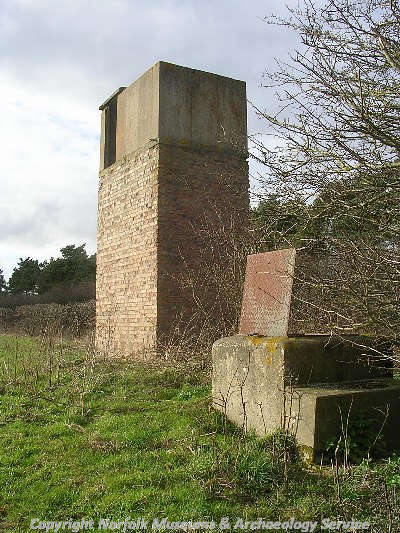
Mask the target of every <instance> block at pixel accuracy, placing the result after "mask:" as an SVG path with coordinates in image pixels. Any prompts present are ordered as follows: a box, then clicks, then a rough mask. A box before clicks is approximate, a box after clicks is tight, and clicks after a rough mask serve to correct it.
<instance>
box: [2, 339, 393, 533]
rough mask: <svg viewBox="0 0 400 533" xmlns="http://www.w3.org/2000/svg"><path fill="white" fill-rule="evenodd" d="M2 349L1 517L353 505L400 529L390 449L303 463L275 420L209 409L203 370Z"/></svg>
mask: <svg viewBox="0 0 400 533" xmlns="http://www.w3.org/2000/svg"><path fill="white" fill-rule="evenodd" d="M0 359H1V361H0V363H1V368H2V373H1V374H0V392H1V395H0V481H1V483H0V521H1V524H0V530H1V531H5V532H19V531H30V529H29V524H30V520H31V519H32V518H40V519H41V520H56V519H57V520H68V519H69V518H74V519H81V518H82V517H88V518H93V519H95V520H97V519H99V518H100V517H108V518H112V519H113V520H117V519H125V518H126V517H128V516H129V517H132V518H135V517H145V518H146V519H149V520H150V521H151V520H152V519H153V518H154V517H161V518H162V517H168V518H169V519H170V520H171V521H176V520H190V519H192V520H200V519H203V520H206V519H211V518H212V519H214V520H216V521H219V520H220V519H221V518H222V517H225V516H227V517H230V518H231V520H232V521H233V522H235V518H236V517H242V518H245V519H248V520H253V519H256V518H258V517H263V518H264V519H265V520H273V521H275V520H284V519H290V518H291V517H295V518H296V519H297V520H315V521H318V523H319V522H320V520H321V518H324V517H332V518H337V519H347V520H348V519H351V518H359V519H363V520H369V521H371V523H372V524H373V528H372V529H371V530H370V531H376V532H379V533H382V532H384V531H389V529H388V528H389V524H390V522H392V525H391V527H392V531H393V532H395V531H398V530H399V527H400V526H399V518H398V516H399V509H400V459H399V458H398V457H393V458H391V459H390V460H385V461H382V462H380V463H372V462H370V461H363V462H362V463H361V464H359V465H357V466H354V467H352V468H349V469H346V470H344V469H340V471H339V477H337V476H336V475H335V473H334V469H333V468H330V467H329V466H328V467H318V466H313V467H311V466H308V465H305V464H303V463H302V462H301V461H300V460H299V459H298V458H297V457H296V450H295V448H294V447H293V445H292V443H291V442H289V445H288V443H287V441H286V439H284V438H283V436H282V434H279V433H277V434H276V435H275V436H274V437H270V438H265V439H256V438H254V437H253V436H252V435H247V436H245V435H243V433H242V432H241V431H240V430H238V429H236V428H234V427H233V426H231V425H230V424H227V423H226V422H225V420H224V419H223V417H222V416H221V415H219V414H218V413H216V412H214V411H213V409H212V408H211V404H210V403H211V402H210V386H209V375H208V371H207V370H202V369H199V368H196V366H195V365H189V364H186V365H183V364H180V365H175V366H173V365H167V364H166V363H165V362H164V363H161V362H160V363H155V362H153V363H148V364H140V365H139V364H133V363H123V362H113V363H110V362H106V361H103V362H98V361H97V362H95V361H94V360H93V358H92V356H91V354H90V352H89V351H87V350H85V349H84V348H74V347H73V346H68V345H65V344H64V345H60V344H59V343H53V344H49V343H43V342H41V341H40V340H38V339H31V338H28V337H19V338H17V337H12V336H7V335H3V336H0ZM284 440H285V442H286V444H285V445H283V441H284ZM315 531H320V527H319V526H317V528H316V529H315Z"/></svg>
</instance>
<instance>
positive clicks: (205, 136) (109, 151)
mask: <svg viewBox="0 0 400 533" xmlns="http://www.w3.org/2000/svg"><path fill="white" fill-rule="evenodd" d="M100 109H101V111H102V120H101V150H100V182H99V199H98V237H97V239H98V240H97V244H98V246H97V282H96V283H97V285H96V291H97V324H96V343H97V347H98V348H99V349H100V350H103V351H105V352H107V353H109V354H121V355H125V356H129V355H130V354H132V353H134V352H136V351H138V350H141V349H142V348H147V347H155V346H156V345H157V342H158V341H159V339H161V338H162V337H163V336H168V334H169V331H170V329H171V327H172V325H173V323H174V321H175V320H176V317H177V316H181V317H183V320H185V319H187V318H188V317H189V316H190V315H191V313H192V310H193V306H192V304H193V302H192V301H191V290H190V287H189V288H186V289H185V288H183V287H182V284H181V283H180V282H179V279H180V276H181V275H182V274H184V272H185V270H186V269H187V268H190V269H192V270H193V269H194V270H196V268H198V269H201V268H204V267H201V266H200V264H199V262H198V257H199V254H200V253H202V254H204V252H206V253H207V250H206V251H205V250H204V244H203V243H202V242H201V240H199V239H198V238H197V237H196V232H195V231H194V230H195V228H196V225H198V224H199V223H200V220H201V219H202V217H204V214H205V213H207V212H211V211H212V210H213V209H215V208H217V210H218V212H219V213H226V214H228V213H229V206H232V205H234V206H235V213H238V215H237V216H239V217H240V216H241V217H243V216H245V213H246V212H247V211H248V170H247V161H246V158H247V128H246V85H245V83H244V82H242V81H238V80H233V79H230V78H226V77H224V76H218V75H216V74H210V73H207V72H202V71H199V70H193V69H190V68H184V67H180V66H177V65H172V64H170V63H164V62H159V63H157V64H155V65H154V66H153V67H152V68H151V69H150V70H148V71H147V72H146V73H145V74H143V75H142V76H141V77H140V78H139V79H138V80H136V81H135V82H134V83H132V84H131V85H130V86H129V87H120V88H119V89H118V90H117V91H115V92H114V94H112V95H111V96H110V98H108V100H106V101H105V102H104V104H102V105H101V107H100ZM211 206H212V207H211ZM226 216H228V215H222V216H221V215H220V214H219V216H216V217H215V224H225V223H227V218H226ZM230 216H232V212H230ZM235 216H236V215H235ZM224 217H225V219H224ZM242 222H243V218H242ZM202 246H203V248H202ZM215 246H218V242H216V243H215ZM226 261H229V257H227V258H226ZM197 273H198V274H199V275H200V276H202V274H203V273H202V272H201V271H198V272H197ZM205 274H206V273H204V275H205ZM204 298H212V295H210V294H208V295H207V296H204ZM185 317H186V318H185Z"/></svg>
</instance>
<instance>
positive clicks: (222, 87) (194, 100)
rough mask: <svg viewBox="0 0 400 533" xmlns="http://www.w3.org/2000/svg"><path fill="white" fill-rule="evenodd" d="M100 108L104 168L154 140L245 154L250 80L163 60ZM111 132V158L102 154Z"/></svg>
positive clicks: (120, 90)
mask: <svg viewBox="0 0 400 533" xmlns="http://www.w3.org/2000/svg"><path fill="white" fill-rule="evenodd" d="M115 104H116V105H115ZM100 109H101V110H102V112H103V126H102V142H101V146H102V154H101V162H102V164H101V168H105V167H106V166H107V165H106V164H105V162H107V161H109V160H111V161H112V160H114V161H118V160H119V159H122V158H123V157H124V156H127V155H129V154H130V153H132V152H134V151H136V150H138V149H140V148H142V147H143V146H145V145H146V144H147V143H148V142H149V141H152V140H157V141H160V142H164V143H169V144H177V145H180V146H191V145H195V146H206V147H209V148H215V149H230V150H232V149H233V150H237V151H241V152H247V99H246V84H245V82H243V81H240V80H235V79H232V78H228V77H226V76H220V75H218V74H212V73H209V72H203V71H201V70H196V69H192V68H188V67H181V66H178V65H174V64H172V63H167V62H164V61H159V62H158V63H156V64H155V65H153V66H152V67H151V68H150V69H149V70H148V71H147V72H145V73H144V74H143V75H142V76H140V77H139V78H138V79H137V80H136V81H134V82H133V83H132V84H131V85H129V86H128V87H126V88H123V87H121V88H120V89H118V90H117V91H116V92H115V93H114V94H113V95H112V96H111V97H110V98H108V99H107V100H106V101H105V102H104V103H103V104H102V105H101V106H100ZM110 124H111V130H112V131H110V126H109V125H110ZM110 136H111V137H114V138H115V146H114V145H112V149H113V155H112V157H111V158H110V157H108V156H107V155H106V157H104V152H106V151H107V150H108V147H107V144H109V145H110V144H112V141H111V142H110V141H109V140H107V139H108V138H109V137H110Z"/></svg>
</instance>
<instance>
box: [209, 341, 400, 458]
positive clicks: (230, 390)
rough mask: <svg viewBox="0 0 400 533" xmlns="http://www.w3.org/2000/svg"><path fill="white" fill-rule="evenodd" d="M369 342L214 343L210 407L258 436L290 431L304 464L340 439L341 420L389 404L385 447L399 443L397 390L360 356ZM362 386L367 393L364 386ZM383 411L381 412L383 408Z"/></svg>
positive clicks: (379, 367)
mask: <svg viewBox="0 0 400 533" xmlns="http://www.w3.org/2000/svg"><path fill="white" fill-rule="evenodd" d="M369 344H370V340H369V339H368V338H365V337H356V336H351V337H348V338H347V339H346V342H342V343H338V342H336V343H335V342H333V341H332V339H330V337H329V336H320V335H316V336H312V335H310V336H302V337H293V338H288V337H263V336H247V335H235V336H233V337H228V338H224V339H220V340H218V341H217V342H215V343H214V346H213V352H212V357H213V381H212V391H213V403H214V406H215V408H217V409H218V410H220V411H221V412H223V413H224V414H225V415H226V416H227V417H228V418H229V419H230V420H231V421H233V422H234V423H236V424H237V425H239V426H240V427H243V428H245V429H247V430H250V429H252V430H254V431H255V432H256V433H257V434H258V435H266V434H269V433H272V432H274V431H275V430H277V429H278V428H281V427H285V428H287V429H289V430H290V431H292V433H294V434H295V435H296V437H297V439H298V442H299V443H300V445H302V446H303V447H304V448H305V449H306V450H309V456H310V459H315V458H316V457H317V456H318V455H319V454H321V453H322V452H323V451H324V449H325V446H326V443H327V441H328V439H331V438H334V437H335V436H338V432H339V435H340V430H341V424H339V423H338V420H339V421H340V413H341V412H342V416H344V413H345V414H346V415H347V412H348V410H349V408H350V406H351V415H352V416H353V415H355V414H356V413H357V412H360V410H362V409H365V410H366V411H367V413H368V414H367V416H369V415H371V414H374V413H375V414H376V411H375V410H374V408H375V407H378V408H381V407H382V406H386V404H389V412H390V414H389V420H388V422H389V423H390V425H389V426H388V428H390V429H389V434H388V441H389V444H390V445H395V444H396V443H397V445H400V430H399V432H396V431H393V423H395V422H396V424H397V426H398V422H399V420H398V417H399V416H400V415H399V413H400V385H397V384H395V383H393V381H392V379H391V376H392V370H391V368H390V367H389V364H388V363H386V364H387V366H388V367H387V368H385V367H383V366H384V361H377V360H375V359H372V358H370V357H369V356H368V355H367V352H368V345H369ZM368 387H369V388H368ZM385 412H386V407H385Z"/></svg>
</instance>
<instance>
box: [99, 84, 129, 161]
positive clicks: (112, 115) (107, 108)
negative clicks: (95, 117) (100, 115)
mask: <svg viewBox="0 0 400 533" xmlns="http://www.w3.org/2000/svg"><path fill="white" fill-rule="evenodd" d="M124 89H126V87H120V88H119V89H117V90H116V91H115V92H114V93H113V94H112V95H111V96H110V97H109V98H107V100H106V101H105V102H104V103H103V104H102V105H101V106H100V107H99V109H100V111H104V115H105V116H104V168H107V167H109V166H110V165H112V164H113V163H115V160H116V138H117V114H118V95H119V94H120V93H122V91H123V90H124Z"/></svg>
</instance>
